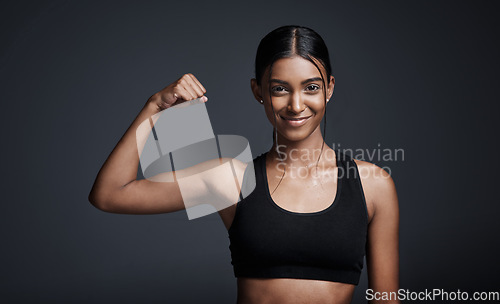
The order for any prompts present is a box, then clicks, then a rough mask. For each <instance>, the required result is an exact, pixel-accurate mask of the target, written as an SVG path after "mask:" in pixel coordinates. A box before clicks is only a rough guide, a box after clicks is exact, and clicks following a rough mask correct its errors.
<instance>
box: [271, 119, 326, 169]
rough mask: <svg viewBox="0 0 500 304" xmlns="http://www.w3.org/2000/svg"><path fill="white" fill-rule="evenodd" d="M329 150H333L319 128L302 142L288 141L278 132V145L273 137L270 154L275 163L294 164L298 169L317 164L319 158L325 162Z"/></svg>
mask: <svg viewBox="0 0 500 304" xmlns="http://www.w3.org/2000/svg"><path fill="white" fill-rule="evenodd" d="M273 135H274V134H273ZM322 145H323V147H322ZM276 148H277V149H276ZM329 150H332V149H331V148H330V147H329V146H328V145H327V144H326V143H325V142H324V140H323V136H322V134H321V130H320V128H319V126H318V128H316V130H315V131H314V132H313V133H311V135H309V136H308V137H307V138H305V139H303V140H300V141H291V140H288V139H286V138H285V137H283V136H281V134H280V133H279V132H278V145H277V144H276V140H275V138H274V137H273V146H272V148H271V150H270V151H269V153H268V154H270V157H271V159H272V161H273V162H274V161H276V162H282V163H285V164H287V165H291V164H292V163H293V164H294V166H296V167H309V166H311V165H313V164H316V162H317V161H318V158H319V160H320V162H321V161H322V160H325V159H324V158H325V155H326V154H325V152H327V151H329ZM320 154H321V158H320ZM330 154H331V153H330Z"/></svg>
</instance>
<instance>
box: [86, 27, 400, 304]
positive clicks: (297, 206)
mask: <svg viewBox="0 0 500 304" xmlns="http://www.w3.org/2000/svg"><path fill="white" fill-rule="evenodd" d="M255 73H256V75H255V78H254V79H252V80H251V89H252V92H253V94H254V96H255V99H256V100H257V101H258V102H259V103H260V104H262V106H263V107H264V110H265V112H266V115H267V118H268V119H269V121H270V122H271V124H272V125H273V127H274V133H273V140H274V144H273V147H272V148H271V149H270V150H269V151H268V152H266V153H264V154H261V155H259V156H258V157H256V158H255V159H254V168H255V177H256V187H255V190H254V191H253V192H252V193H251V194H250V195H249V196H247V197H246V198H245V199H243V200H241V201H240V202H238V203H237V204H234V205H232V206H230V207H228V208H225V209H222V210H220V211H219V215H220V217H221V219H222V221H223V222H224V224H225V226H226V228H227V229H228V233H229V238H230V242H231V244H230V249H231V256H232V264H233V266H234V272H235V276H236V277H237V278H238V280H237V283H238V299H237V301H238V303H240V304H243V303H259V304H261V303H350V302H351V299H352V295H353V293H354V288H355V286H356V285H357V284H358V282H359V276H360V273H361V270H362V267H363V257H364V256H365V255H366V260H367V270H368V280H369V288H370V289H372V291H371V292H370V294H372V295H382V293H384V292H387V293H388V292H397V290H398V288H399V287H398V285H399V282H398V281H399V253H398V246H399V245H398V237H399V236H398V234H399V232H398V231H399V210H398V199H397V195H396V190H395V186H394V183H393V181H392V179H391V177H390V176H389V175H388V174H387V173H386V172H385V171H384V170H382V169H381V168H379V167H377V166H375V165H373V164H370V163H367V162H364V161H359V160H354V159H352V158H350V157H348V156H347V155H344V154H343V153H341V152H340V151H334V150H332V149H331V148H329V147H328V146H327V145H326V144H325V142H324V139H323V136H322V133H321V130H320V122H321V120H322V119H323V117H324V115H325V113H326V106H327V104H328V103H329V101H330V100H331V97H332V94H333V88H334V82H335V79H334V77H333V76H332V75H331V67H330V61H329V55H328V50H327V48H326V45H325V43H324V41H323V39H322V38H321V37H320V36H319V35H318V34H317V33H316V32H314V31H313V30H311V29H309V28H306V27H301V26H284V27H280V28H277V29H275V30H274V31H272V32H270V33H269V34H268V35H266V37H264V38H263V39H262V41H261V42H260V44H259V47H258V50H257V57H256V61H255ZM205 93H206V90H205V88H204V87H203V85H202V84H201V83H200V82H199V81H198V79H196V77H195V76H194V75H192V74H186V75H184V76H182V77H181V78H180V79H178V80H177V81H175V82H174V83H172V84H170V85H169V86H167V87H166V88H164V89H163V90H161V91H160V92H158V93H156V94H154V95H153V96H151V97H150V98H149V100H148V102H147V103H146V105H145V106H144V108H143V109H142V111H141V112H140V113H139V115H138V116H137V118H136V119H135V121H134V122H133V123H132V125H131V126H130V127H129V129H128V130H127V131H126V133H125V135H124V136H123V137H122V139H121V140H120V141H119V143H118V144H117V146H116V147H115V149H114V150H113V152H112V153H111V155H110V156H109V158H108V159H107V160H106V162H105V164H104V165H103V167H102V169H101V170H100V172H99V174H98V176H97V179H96V182H95V184H94V187H93V189H92V191H91V193H90V195H89V200H90V201H91V202H92V204H93V205H95V206H96V207H97V208H99V209H101V210H104V211H108V212H114V213H134V214H151V213H164V212H173V211H178V210H181V209H184V204H183V200H182V196H181V193H180V190H179V187H178V185H177V184H176V183H155V182H151V181H148V180H136V176H137V167H138V162H139V159H138V156H137V155H138V150H137V146H136V141H135V130H136V129H137V127H138V125H139V124H140V123H141V122H142V121H144V120H146V119H148V118H149V117H150V116H152V115H154V114H155V113H158V112H159V111H161V110H163V109H166V108H168V107H170V106H172V105H174V104H178V103H181V102H184V101H187V100H192V99H195V98H201V99H202V100H203V101H207V100H208V98H207V97H206V96H204V94H205ZM325 127H326V123H325ZM249 167H250V166H248V167H247V168H249ZM239 170H240V172H241V170H244V168H243V169H242V168H239ZM240 176H241V175H240ZM271 190H272V191H271ZM376 292H379V294H377V293H376ZM367 295H368V292H367ZM377 298H379V297H377ZM393 300H394V299H393ZM373 303H383V301H378V302H376V301H374V302H373ZM391 303H397V301H391Z"/></svg>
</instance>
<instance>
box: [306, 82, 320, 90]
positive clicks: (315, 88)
mask: <svg viewBox="0 0 500 304" xmlns="http://www.w3.org/2000/svg"><path fill="white" fill-rule="evenodd" d="M306 90H307V91H313V92H314V91H317V90H319V86H318V85H317V84H310V85H308V86H307V87H306Z"/></svg>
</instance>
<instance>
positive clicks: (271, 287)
mask: <svg viewBox="0 0 500 304" xmlns="http://www.w3.org/2000/svg"><path fill="white" fill-rule="evenodd" d="M237 284H238V299H237V304H276V303H279V304H303V303H304V304H305V303H307V304H320V303H321V304H349V303H351V299H352V296H353V294H354V288H355V287H356V286H355V285H352V284H345V283H339V282H330V281H318V280H304V279H288V278H277V279H275V278H273V279H260V278H259V279H257V278H238V280H237Z"/></svg>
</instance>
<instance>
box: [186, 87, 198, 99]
mask: <svg viewBox="0 0 500 304" xmlns="http://www.w3.org/2000/svg"><path fill="white" fill-rule="evenodd" d="M182 88H184V90H186V92H188V94H189V95H190V96H191V98H189V99H187V100H192V99H196V98H198V93H197V92H196V91H195V90H194V88H193V87H192V86H191V85H190V84H189V83H183V84H182Z"/></svg>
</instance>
